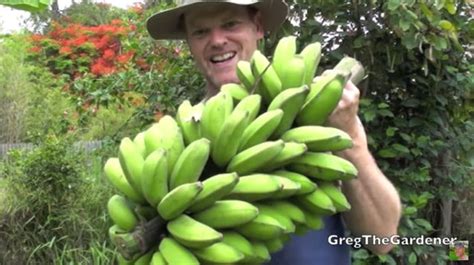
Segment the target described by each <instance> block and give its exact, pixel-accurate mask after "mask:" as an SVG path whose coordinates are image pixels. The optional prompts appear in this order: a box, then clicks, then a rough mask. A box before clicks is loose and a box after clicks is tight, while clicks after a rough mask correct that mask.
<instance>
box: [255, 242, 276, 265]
mask: <svg viewBox="0 0 474 265" xmlns="http://www.w3.org/2000/svg"><path fill="white" fill-rule="evenodd" d="M250 242H251V243H252V245H253V250H254V251H255V259H254V260H253V263H254V264H262V263H266V262H269V261H270V259H271V257H270V252H268V249H267V247H266V246H265V244H264V243H263V242H261V241H256V240H254V241H250Z"/></svg>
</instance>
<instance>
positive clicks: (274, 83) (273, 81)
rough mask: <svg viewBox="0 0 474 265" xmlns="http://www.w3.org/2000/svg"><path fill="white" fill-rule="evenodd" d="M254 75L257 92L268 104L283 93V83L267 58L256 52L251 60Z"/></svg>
mask: <svg viewBox="0 0 474 265" xmlns="http://www.w3.org/2000/svg"><path fill="white" fill-rule="evenodd" d="M251 67H252V73H253V75H254V76H255V79H256V82H257V83H258V88H257V92H259V94H261V95H262V97H263V100H264V101H265V102H266V103H267V104H268V103H270V102H271V101H272V100H273V98H274V97H276V96H277V95H278V94H279V93H280V92H281V81H280V78H279V77H278V75H277V73H276V72H275V69H273V66H272V65H271V64H270V62H269V61H268V59H267V57H265V55H263V54H262V52H260V51H259V50H255V52H254V53H253V55H252V58H251Z"/></svg>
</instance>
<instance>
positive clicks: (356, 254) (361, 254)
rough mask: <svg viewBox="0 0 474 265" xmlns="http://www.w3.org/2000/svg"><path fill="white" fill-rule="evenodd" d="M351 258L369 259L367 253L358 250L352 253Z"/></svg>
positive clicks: (363, 250)
mask: <svg viewBox="0 0 474 265" xmlns="http://www.w3.org/2000/svg"><path fill="white" fill-rule="evenodd" d="M352 257H353V258H355V259H367V258H368V257H369V253H368V252H367V250H365V249H359V250H356V251H354V253H353V254H352Z"/></svg>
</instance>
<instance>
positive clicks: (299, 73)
mask: <svg viewBox="0 0 474 265" xmlns="http://www.w3.org/2000/svg"><path fill="white" fill-rule="evenodd" d="M285 64H286V65H285V67H286V68H285V71H284V72H283V73H282V74H283V77H281V76H280V80H281V88H282V90H285V89H288V88H295V87H301V86H302V85H304V81H305V74H306V71H305V61H304V58H303V57H302V56H301V55H294V56H293V57H291V58H290V60H289V61H287V62H286V63H285Z"/></svg>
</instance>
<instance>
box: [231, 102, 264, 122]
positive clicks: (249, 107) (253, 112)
mask: <svg viewBox="0 0 474 265" xmlns="http://www.w3.org/2000/svg"><path fill="white" fill-rule="evenodd" d="M261 103H262V96H260V95H259V94H253V95H250V96H248V97H245V98H244V99H242V100H241V101H240V102H239V103H238V104H237V106H235V108H234V110H233V112H236V111H247V112H248V113H249V115H248V117H247V119H246V120H245V124H246V126H247V125H248V124H249V123H250V122H252V121H253V120H255V118H256V117H257V115H258V113H259V112H260V105H261Z"/></svg>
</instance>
